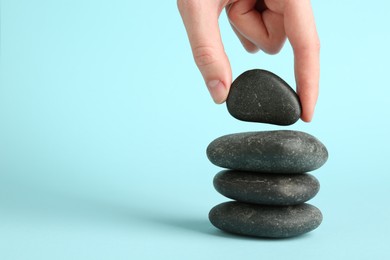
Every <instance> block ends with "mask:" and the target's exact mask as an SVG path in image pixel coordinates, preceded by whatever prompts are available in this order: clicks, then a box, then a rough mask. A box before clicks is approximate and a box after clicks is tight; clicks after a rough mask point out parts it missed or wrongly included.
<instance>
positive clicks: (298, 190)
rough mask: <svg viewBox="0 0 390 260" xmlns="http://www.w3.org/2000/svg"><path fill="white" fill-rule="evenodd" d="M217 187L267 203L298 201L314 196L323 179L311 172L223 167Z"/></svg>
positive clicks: (225, 192)
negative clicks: (270, 171)
mask: <svg viewBox="0 0 390 260" xmlns="http://www.w3.org/2000/svg"><path fill="white" fill-rule="evenodd" d="M213 183H214V187H215V189H216V190H217V191H218V192H219V193H221V194H222V195H224V196H226V197H228V198H231V199H234V200H238V201H241V202H248V203H255V204H264V205H296V204H300V203H303V202H306V201H308V200H310V199H311V198H313V197H314V196H315V195H316V194H317V193H318V191H319V190H320V183H319V181H318V180H317V179H316V178H315V177H314V176H313V175H310V174H307V173H302V174H276V173H261V174H259V173H256V172H244V171H233V170H228V171H226V170H225V171H221V172H219V173H218V174H217V175H215V177H214V181H213Z"/></svg>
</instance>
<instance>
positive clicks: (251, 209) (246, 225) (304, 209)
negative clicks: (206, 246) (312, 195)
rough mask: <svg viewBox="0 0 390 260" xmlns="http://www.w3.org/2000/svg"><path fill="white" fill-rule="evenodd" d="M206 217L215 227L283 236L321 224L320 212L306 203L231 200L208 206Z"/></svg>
mask: <svg viewBox="0 0 390 260" xmlns="http://www.w3.org/2000/svg"><path fill="white" fill-rule="evenodd" d="M209 219H210V221H211V223H212V224H213V225H214V226H215V227H217V228H219V229H221V230H223V231H226V232H230V233H235V234H239V235H247V236H255V237H269V238H286V237H293V236H297V235H301V234H304V233H307V232H310V231H312V230H314V229H316V228H317V227H318V226H319V225H320V224H321V221H322V214H321V211H320V210H319V209H317V208H316V207H314V206H312V205H310V204H306V203H303V204H299V205H295V206H266V205H256V204H249V203H243V202H236V201H231V202H225V203H222V204H219V205H217V206H215V207H214V208H212V209H211V211H210V213H209Z"/></svg>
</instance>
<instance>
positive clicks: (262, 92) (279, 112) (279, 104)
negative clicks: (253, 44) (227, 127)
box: [226, 69, 301, 125]
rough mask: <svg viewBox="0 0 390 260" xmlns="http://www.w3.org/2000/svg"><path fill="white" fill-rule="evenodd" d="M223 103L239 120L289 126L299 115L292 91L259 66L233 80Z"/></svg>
mask: <svg viewBox="0 0 390 260" xmlns="http://www.w3.org/2000/svg"><path fill="white" fill-rule="evenodd" d="M226 105H227V109H228V111H229V113H230V114H231V115H232V116H233V117H235V118H237V119H239V120H243V121H250V122H260V123H269V124H275V125H291V124H294V123H295V122H296V121H297V120H298V119H299V117H300V116H301V104H300V101H299V97H298V95H297V94H296V93H295V91H294V90H293V89H292V88H291V87H290V86H289V85H288V84H287V83H286V82H285V81H284V80H283V79H281V78H280V77H278V76H277V75H275V74H273V73H272V72H269V71H266V70H260V69H255V70H249V71H246V72H244V73H243V74H241V75H240V76H238V77H237V79H236V80H234V82H233V83H232V85H231V88H230V91H229V95H228V98H227V100H226Z"/></svg>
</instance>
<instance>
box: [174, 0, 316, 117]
mask: <svg viewBox="0 0 390 260" xmlns="http://www.w3.org/2000/svg"><path fill="white" fill-rule="evenodd" d="M177 3H178V8H179V11H180V14H181V16H182V18H183V22H184V25H185V27H186V30H187V34H188V38H189V40H190V44H191V48H192V52H193V55H194V59H195V63H196V64H197V66H198V68H199V70H200V72H201V73H202V75H203V78H204V80H205V82H206V85H207V87H208V89H209V91H210V94H211V96H212V98H213V99H214V101H215V102H216V103H223V102H224V101H225V100H226V98H227V95H228V93H229V88H230V85H231V82H232V72H231V68H230V63H229V60H228V58H227V56H226V53H225V51H224V48H223V44H222V40H221V35H220V31H219V26H218V17H219V15H220V14H221V12H222V10H223V9H224V8H226V12H227V15H228V18H229V21H230V23H231V25H232V28H233V30H234V32H235V33H236V34H237V36H238V38H239V39H240V41H241V43H242V44H243V46H244V47H245V49H246V50H247V51H249V52H256V51H258V50H259V49H260V50H262V51H264V52H266V53H269V54H275V53H277V52H279V51H280V49H281V48H282V46H283V44H284V42H285V40H286V37H287V38H288V40H289V41H290V43H291V46H292V48H293V51H294V64H295V65H294V67H295V78H296V85H297V93H298V95H299V98H300V100H301V104H302V116H301V119H302V120H303V121H305V122H310V121H311V119H312V117H313V113H314V107H315V104H316V102H317V97H318V85H319V76H320V64H319V63H320V62H319V59H320V58H319V56H320V55H319V52H320V43H319V38H318V34H317V30H316V26H315V21H314V16H313V12H312V8H311V4H310V0H260V1H256V0H230V1H229V0H178V2H177Z"/></svg>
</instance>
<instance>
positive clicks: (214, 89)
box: [206, 80, 229, 104]
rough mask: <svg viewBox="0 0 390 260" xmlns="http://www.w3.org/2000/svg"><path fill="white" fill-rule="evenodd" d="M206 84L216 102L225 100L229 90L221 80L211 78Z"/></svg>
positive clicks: (219, 102) (220, 102)
mask: <svg viewBox="0 0 390 260" xmlns="http://www.w3.org/2000/svg"><path fill="white" fill-rule="evenodd" d="M206 85H207V88H208V90H209V92H210V95H211V97H212V98H213V100H214V102H215V103H216V104H222V103H223V102H225V100H226V98H227V95H228V92H229V90H228V88H227V87H226V85H225V84H224V83H223V82H222V81H221V80H211V81H208V82H207V83H206Z"/></svg>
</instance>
